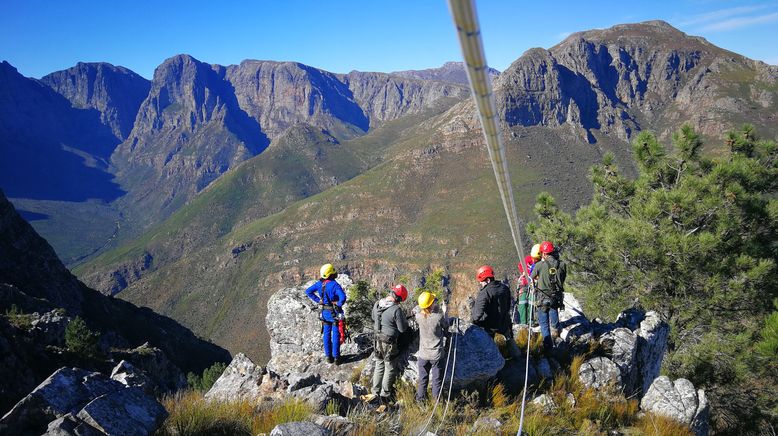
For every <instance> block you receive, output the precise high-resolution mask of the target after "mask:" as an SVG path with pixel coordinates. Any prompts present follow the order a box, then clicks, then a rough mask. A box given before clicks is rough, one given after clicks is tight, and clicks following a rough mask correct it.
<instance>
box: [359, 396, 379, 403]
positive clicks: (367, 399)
mask: <svg viewBox="0 0 778 436" xmlns="http://www.w3.org/2000/svg"><path fill="white" fill-rule="evenodd" d="M359 399H360V400H362V401H364V402H365V403H372V402H373V401H376V400H377V399H378V395H376V394H367V395H361V396H360V397H359Z"/></svg>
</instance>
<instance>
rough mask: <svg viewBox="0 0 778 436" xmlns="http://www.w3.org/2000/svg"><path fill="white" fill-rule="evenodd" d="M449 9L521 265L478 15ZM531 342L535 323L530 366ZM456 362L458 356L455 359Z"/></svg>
mask: <svg viewBox="0 0 778 436" xmlns="http://www.w3.org/2000/svg"><path fill="white" fill-rule="evenodd" d="M448 4H449V8H450V9H451V15H452V16H453V18H454V24H455V25H456V28H457V36H458V37H459V43H460V45H461V46H462V57H463V59H464V61H465V66H466V71H467V78H468V81H469V82H470V89H471V90H472V92H473V100H474V102H475V105H476V108H477V110H478V117H479V119H480V120H481V127H482V128H483V132H484V138H485V140H486V149H487V150H488V152H489V160H490V161H491V162H492V170H493V171H494V177H495V179H496V180H497V188H498V189H499V190H500V198H501V199H502V205H503V208H504V209H505V217H506V218H507V219H508V226H509V227H510V229H511V236H512V237H513V244H514V245H515V246H516V253H517V254H518V255H519V259H521V262H524V257H525V256H524V247H523V245H522V244H521V240H520V235H521V233H520V229H521V222H520V220H519V215H518V213H516V201H515V200H514V198H513V186H512V184H511V175H510V171H509V169H508V159H507V158H506V154H505V144H504V143H503V141H502V137H501V136H500V127H499V123H498V121H499V119H498V114H497V105H496V104H495V101H494V95H493V93H492V83H491V80H490V79H489V72H488V71H489V67H488V64H487V63H486V56H485V55H484V47H483V42H482V41H481V30H480V27H479V25H478V16H477V14H476V12H475V4H474V3H473V0H449V2H448ZM531 343H532V324H531V323H530V324H529V329H528V331H527V362H528V363H529V345H530V344H531ZM454 359H455V360H456V356H455V357H454ZM528 374H529V364H527V367H526V368H525V374H524V394H523V395H522V401H521V418H520V420H519V430H518V432H517V433H516V434H521V430H522V428H523V423H524V407H525V404H526V398H527V380H528Z"/></svg>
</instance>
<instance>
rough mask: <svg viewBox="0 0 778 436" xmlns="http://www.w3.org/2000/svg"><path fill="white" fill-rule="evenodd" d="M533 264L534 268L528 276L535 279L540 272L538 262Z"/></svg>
mask: <svg viewBox="0 0 778 436" xmlns="http://www.w3.org/2000/svg"><path fill="white" fill-rule="evenodd" d="M533 266H534V268H532V273H531V274H530V277H531V278H532V280H537V279H538V275H539V274H540V264H539V263H536V264H535V265H533Z"/></svg>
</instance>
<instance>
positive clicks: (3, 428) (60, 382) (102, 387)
mask: <svg viewBox="0 0 778 436" xmlns="http://www.w3.org/2000/svg"><path fill="white" fill-rule="evenodd" d="M120 389H124V385H122V384H121V383H119V382H117V381H114V380H111V379H109V378H108V377H106V376H104V375H102V374H100V373H98V372H90V371H86V370H83V369H79V368H61V369H59V370H57V371H56V372H54V374H52V375H51V376H49V378H47V379H46V380H44V381H43V382H42V383H41V384H40V385H38V387H36V388H35V389H34V390H33V391H32V392H30V393H29V394H28V395H27V396H26V397H24V398H22V400H21V401H19V402H18V403H16V405H15V406H14V407H13V408H12V409H11V410H10V411H9V412H8V413H6V414H5V416H3V417H2V419H0V434H6V435H24V434H30V433H37V434H41V433H43V432H45V431H46V427H47V423H49V422H51V421H54V420H55V419H57V418H60V417H62V416H64V415H67V414H68V413H71V414H73V415H76V414H77V413H78V412H79V411H80V410H81V408H83V407H84V406H86V405H87V403H89V402H90V401H92V400H93V399H94V398H97V397H99V396H101V395H105V394H108V393H111V392H115V391H118V390H120Z"/></svg>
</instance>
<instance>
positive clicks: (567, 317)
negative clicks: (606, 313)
mask: <svg viewBox="0 0 778 436" xmlns="http://www.w3.org/2000/svg"><path fill="white" fill-rule="evenodd" d="M564 304H565V308H564V310H560V311H559V326H560V329H561V331H560V332H559V337H560V338H562V339H563V340H565V341H567V342H569V343H571V344H576V343H579V342H580V343H584V344H585V343H586V342H587V341H588V340H589V339H590V338H591V337H592V334H591V332H592V329H591V324H590V322H589V320H588V319H587V318H586V315H585V314H584V312H583V309H582V308H581V303H580V302H579V301H578V299H577V298H575V295H573V294H571V293H570V292H565V294H564Z"/></svg>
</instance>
